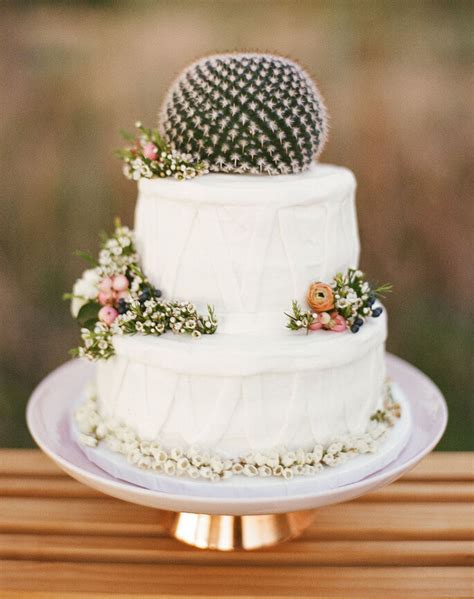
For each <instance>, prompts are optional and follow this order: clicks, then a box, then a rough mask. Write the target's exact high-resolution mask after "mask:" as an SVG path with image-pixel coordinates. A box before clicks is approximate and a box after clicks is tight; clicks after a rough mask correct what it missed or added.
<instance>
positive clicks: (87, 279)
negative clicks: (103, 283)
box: [71, 268, 100, 318]
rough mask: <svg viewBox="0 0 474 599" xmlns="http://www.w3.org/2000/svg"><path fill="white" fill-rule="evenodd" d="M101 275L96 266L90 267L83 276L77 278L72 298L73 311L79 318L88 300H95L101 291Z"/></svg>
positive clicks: (74, 315)
mask: <svg viewBox="0 0 474 599" xmlns="http://www.w3.org/2000/svg"><path fill="white" fill-rule="evenodd" d="M99 281H100V275H99V274H98V272H97V271H96V269H95V268H90V269H89V270H85V271H84V272H83V273H82V277H81V278H80V279H77V281H76V282H75V283H74V287H73V288H72V294H73V295H74V297H73V298H72V300H71V313H72V315H73V317H74V318H77V315H78V314H79V310H80V309H81V308H82V306H83V305H84V304H86V303H87V302H88V301H90V300H93V299H95V298H96V297H97V295H98V293H99Z"/></svg>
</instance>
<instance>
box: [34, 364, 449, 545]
mask: <svg viewBox="0 0 474 599" xmlns="http://www.w3.org/2000/svg"><path fill="white" fill-rule="evenodd" d="M387 366H388V374H389V376H390V378H391V379H393V380H394V381H395V382H396V385H397V387H398V388H399V389H400V391H401V395H402V396H403V398H404V400H403V401H404V403H406V404H408V406H409V412H410V428H411V434H410V437H409V439H408V441H407V442H406V439H405V441H404V447H403V449H402V450H401V452H400V453H399V454H398V456H397V457H396V458H395V459H393V460H392V461H391V462H390V463H388V464H386V465H385V466H384V467H382V468H381V469H379V470H378V471H377V472H373V473H372V474H370V475H368V476H366V477H365V478H363V479H362V480H358V481H357V482H352V483H350V484H345V485H342V486H337V487H335V488H330V487H329V488H328V487H326V488H325V486H324V485H321V484H320V483H319V484H315V485H314V488H312V486H311V485H308V483H309V482H310V481H308V480H306V481H305V484H304V486H301V485H296V486H294V487H293V485H292V483H293V482H294V481H290V482H289V483H287V484H286V485H285V486H284V487H282V493H281V494H275V493H274V492H272V493H271V494H269V495H265V494H262V493H261V492H257V493H249V492H248V491H246V492H245V493H243V494H242V495H241V496H239V494H238V493H235V491H234V492H233V493H232V494H223V493H222V492H216V493H213V490H212V489H213V483H209V482H207V481H205V486H206V489H207V494H206V495H202V493H201V494H199V493H198V494H196V493H194V492H192V489H191V490H189V491H186V488H183V489H182V490H181V491H180V492H179V493H178V492H177V493H170V492H164V491H159V490H151V489H147V488H144V487H141V486H137V485H134V484H132V483H130V482H125V481H123V480H120V479H118V478H115V477H114V476H112V475H111V474H108V473H107V472H105V471H104V470H102V469H101V468H99V467H98V466H97V465H96V464H94V463H93V462H92V461H90V460H89V459H88V458H87V456H86V455H85V453H84V452H83V451H82V449H81V448H80V447H79V446H78V444H77V443H76V441H75V439H74V437H73V432H72V430H71V426H70V414H71V408H72V406H73V405H74V403H75V402H76V401H77V398H78V393H79V392H80V390H81V389H83V387H84V384H85V382H86V381H88V380H90V378H91V376H92V375H93V372H94V366H93V365H91V364H89V363H85V362H82V361H72V362H68V363H66V364H64V365H63V366H61V367H60V368H58V369H57V370H55V371H54V372H52V373H51V374H50V375H49V376H48V377H46V378H45V379H44V380H43V381H42V383H41V384H40V385H39V386H38V387H37V389H36V390H35V392H34V393H33V395H32V397H31V399H30V402H29V404H28V409H27V422H28V427H29V429H30V432H31V434H32V436H33V438H34V439H35V441H36V443H37V444H38V445H39V447H40V448H41V449H42V450H43V451H44V452H45V453H46V454H47V455H48V456H49V457H50V458H51V459H52V460H54V462H56V464H57V465H58V466H59V467H60V468H62V469H63V470H64V471H65V472H67V473H68V474H69V475H71V476H72V477H74V478H75V479H77V480H79V481H80V482H82V483H84V484H86V485H88V486H90V487H92V488H94V489H97V490H98V491H101V492H103V493H106V494H108V495H111V496H113V497H117V498H118V499H123V500H125V501H129V502H132V503H138V504H140V505H145V506H148V507H153V508H159V509H161V510H167V511H168V512H169V513H166V514H164V515H163V513H161V512H160V513H159V516H157V517H160V518H161V519H162V521H163V524H164V525H166V526H167V528H168V529H169V531H170V533H171V534H172V535H173V536H175V537H176V538H178V539H179V540H181V541H184V542H186V543H189V544H191V545H194V546H196V547H201V548H212V549H221V550H232V549H236V548H245V549H256V548H259V547H262V546H266V545H271V544H275V543H277V542H280V541H282V540H285V539H288V538H291V537H294V536H296V535H298V534H299V533H301V532H302V530H304V529H305V528H306V527H307V526H309V524H310V523H311V522H312V520H313V519H314V515H315V513H314V510H315V509H316V508H318V507H321V506H324V505H329V504H333V503H339V502H342V501H348V500H350V499H354V498H355V497H358V496H360V495H363V494H365V493H368V492H370V491H374V490H375V489H377V488H379V487H381V486H384V485H386V484H389V483H390V482H392V481H394V480H396V479H397V478H398V477H400V476H401V475H402V474H404V473H405V472H407V471H408V470H410V469H411V468H413V466H415V464H417V463H418V462H419V461H420V460H421V459H422V458H423V457H424V456H425V455H426V454H427V453H429V452H430V451H431V450H432V449H433V448H434V447H435V445H436V444H437V443H438V441H439V440H440V438H441V436H442V434H443V432H444V430H445V428H446V424H447V417H448V415H447V407H446V403H445V401H444V398H443V396H442V394H441V392H440V391H439V389H438V388H437V387H436V385H435V384H434V383H433V382H432V381H431V380H430V379H429V378H428V377H427V376H426V375H424V374H423V373H422V372H420V371H419V370H418V369H416V368H415V367H413V366H411V365H410V364H408V363H407V362H405V361H404V360H401V359H400V358H397V357H395V356H393V355H390V354H389V355H387ZM402 433H403V431H401V433H400V434H402ZM361 457H364V456H361ZM358 459H359V458H354V460H353V461H356V460H358ZM341 467H343V466H338V467H336V468H334V471H336V470H337V468H341ZM317 476H318V475H315V477H314V479H315V480H316V479H317ZM231 480H232V479H231ZM218 484H219V483H218ZM272 484H273V483H272ZM233 485H235V483H233ZM195 488H197V487H195ZM200 488H201V489H202V483H200ZM218 488H219V487H216V491H217V489H218ZM223 495H224V496H223Z"/></svg>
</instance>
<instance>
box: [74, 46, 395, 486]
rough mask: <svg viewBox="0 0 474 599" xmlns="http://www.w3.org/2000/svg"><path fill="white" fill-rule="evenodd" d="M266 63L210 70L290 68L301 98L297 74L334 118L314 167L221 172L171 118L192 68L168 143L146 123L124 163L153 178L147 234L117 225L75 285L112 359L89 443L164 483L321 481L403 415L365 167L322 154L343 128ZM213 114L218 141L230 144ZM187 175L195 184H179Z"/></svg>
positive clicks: (97, 349) (100, 348) (309, 163)
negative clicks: (363, 212) (363, 258)
mask: <svg viewBox="0 0 474 599" xmlns="http://www.w3.org/2000/svg"><path fill="white" fill-rule="evenodd" d="M262 56H263V59H262V57H261V56H260V55H230V56H225V57H213V58H210V59H206V60H207V63H206V62H205V61H203V63H198V66H199V65H200V64H204V67H203V68H202V70H201V71H200V76H201V77H204V76H205V77H207V78H208V79H209V80H210V82H211V84H214V85H216V83H215V82H214V79H213V77H215V73H214V75H213V71H212V68H215V69H217V68H222V65H224V67H225V68H226V69H227V71H226V73H227V79H228V77H229V73H232V72H234V71H233V69H234V68H235V69H236V71H235V72H236V73H239V65H241V66H240V68H241V69H242V73H244V74H245V72H246V69H249V68H250V67H252V65H253V66H255V68H258V67H259V65H260V63H259V60H263V61H264V62H265V60H266V61H267V62H269V63H270V62H271V61H272V60H273V61H277V67H276V68H277V73H276V76H278V75H279V74H280V75H281V73H283V75H284V74H285V73H286V74H287V81H285V86H287V87H290V89H291V85H290V84H291V81H292V77H293V76H294V77H296V75H294V73H293V70H291V69H296V70H297V71H296V73H297V75H298V76H300V74H302V75H301V76H302V77H304V82H305V84H306V85H309V86H310V91H311V92H312V93H313V94H315V97H316V100H317V101H316V103H313V104H312V108H311V109H312V110H313V111H315V109H316V108H319V110H320V112H319V113H318V112H317V111H316V112H317V116H318V118H315V123H316V125H315V128H314V130H313V131H312V133H311V135H312V138H311V140H310V141H311V143H313V145H314V147H312V151H311V152H310V154H311V155H310V159H309V160H306V162H305V161H304V160H303V161H302V159H299V162H295V160H296V158H298V156H296V158H295V154H294V152H293V156H290V160H289V162H288V164H284V163H283V162H281V161H279V160H278V159H277V160H276V163H275V167H274V168H275V169H277V172H273V171H272V169H271V168H270V167H269V168H267V169H266V170H267V172H268V174H262V173H261V172H260V171H261V165H262V163H261V162H260V163H259V162H258V155H256V152H257V150H255V152H254V154H252V152H250V154H249V156H250V159H249V162H245V161H242V160H240V161H239V160H237V159H236V158H235V155H234V158H232V151H231V150H232V148H230V149H229V148H227V147H226V146H224V151H228V153H229V156H230V158H229V159H228V160H227V161H226V160H224V158H222V157H220V158H218V159H217V160H216V161H214V162H212V152H211V151H207V152H206V151H205V145H204V143H203V141H202V140H201V142H200V143H199V135H198V134H197V133H196V132H195V131H194V130H193V131H194V132H193V135H191V136H184V137H183V135H182V134H181V135H180V131H181V132H182V131H183V128H182V127H180V126H178V125H177V124H176V108H175V107H172V108H171V109H170V108H169V102H172V101H173V100H174V101H175V102H176V103H177V105H178V106H179V105H182V99H181V100H180V99H179V97H178V100H177V99H176V93H175V94H174V95H173V89H175V90H176V89H178V90H181V92H183V93H184V92H187V93H190V86H191V83H192V81H191V79H190V77H189V72H190V71H189V70H188V72H187V74H186V76H184V77H181V79H178V82H177V83H176V84H175V86H174V88H172V90H171V92H170V94H169V95H168V98H167V102H168V105H166V104H165V109H164V114H165V123H164V125H163V127H162V130H164V131H165V132H167V133H168V135H167V136H166V142H167V143H170V144H171V145H170V146H169V149H168V147H167V146H166V149H165V150H163V148H164V147H165V146H164V144H165V142H164V141H163V139H162V138H161V137H159V134H158V133H157V131H155V130H145V129H144V128H143V127H141V125H139V128H140V132H141V137H140V139H139V144H138V147H139V148H140V150H139V151H137V150H136V148H137V146H134V148H135V149H132V151H131V152H132V153H131V154H125V155H124V158H125V161H126V171H127V174H128V175H129V176H130V177H131V178H134V179H137V180H138V179H139V195H138V202H137V206H136V212H135V227H134V233H132V232H130V231H129V230H128V229H126V228H124V227H121V225H118V226H117V230H116V232H115V235H114V236H113V237H112V238H111V239H109V240H108V241H107V242H105V243H104V246H103V248H102V251H101V254H100V257H99V263H98V265H97V266H96V267H95V269H90V270H89V271H87V272H86V273H85V275H84V276H83V278H82V279H81V280H80V281H78V283H77V284H76V287H75V290H74V294H73V295H74V297H73V309H74V311H75V315H76V316H78V318H79V320H80V321H81V323H82V324H83V326H84V323H85V325H86V326H85V328H83V339H84V347H83V348H80V350H79V353H80V355H83V356H85V357H89V358H91V359H94V360H97V375H96V386H95V389H94V390H93V392H92V396H91V397H89V398H88V399H87V400H86V402H85V404H84V405H83V406H82V407H81V408H80V409H79V410H78V412H77V414H76V420H77V423H78V426H79V429H80V431H81V433H82V437H81V438H82V442H83V443H85V444H86V445H90V446H95V445H97V444H100V443H101V442H105V443H106V444H107V445H108V447H109V448H110V449H112V450H113V451H117V452H119V453H122V454H125V455H126V456H127V457H128V459H129V461H131V462H132V463H135V464H136V465H137V466H138V467H141V468H147V469H150V470H155V471H156V472H157V473H162V472H164V473H167V474H170V475H175V474H176V475H189V476H191V477H194V478H196V477H203V478H209V479H213V480H214V479H221V478H225V477H227V476H230V475H232V474H246V475H248V476H255V475H262V476H272V475H273V476H284V477H285V478H291V477H292V476H293V475H300V474H301V475H302V474H304V475H313V474H314V475H315V474H316V473H317V472H318V470H320V469H322V468H323V466H325V465H329V466H332V465H335V464H337V463H339V462H340V461H343V460H344V459H345V458H346V457H347V456H350V455H356V454H358V453H366V452H373V451H375V450H376V447H377V441H378V439H379V438H380V437H381V436H383V434H385V432H386V430H388V428H389V427H390V426H391V425H392V424H393V421H394V419H395V418H396V416H397V414H398V406H397V405H396V404H395V403H394V402H393V401H392V400H391V399H390V389H389V387H388V386H387V382H386V371H385V359H384V344H385V339H386V334H387V324H386V317H385V313H382V309H381V306H380V304H379V303H378V302H377V300H376V296H377V293H376V291H377V290H375V291H374V290H372V289H371V288H370V286H369V284H368V283H367V282H365V281H364V279H363V275H362V273H360V271H358V270H357V269H358V260H359V237H358V228H357V220H356V210H355V188H356V182H355V178H354V175H353V174H352V173H351V172H350V171H349V170H347V169H345V168H341V167H336V166H331V165H326V164H320V163H317V162H315V161H314V160H313V156H314V155H317V154H318V153H319V151H320V149H321V147H320V146H321V145H322V143H323V141H324V138H325V126H326V125H325V120H324V118H323V117H324V114H322V116H321V113H322V111H323V104H322V101H321V100H320V98H319V96H318V95H316V94H317V93H318V92H317V90H316V88H315V87H314V86H313V84H312V83H308V81H309V80H308V79H307V76H306V74H305V73H304V72H303V71H301V70H300V69H299V67H296V66H295V65H294V64H293V63H290V62H289V61H286V60H285V59H279V58H274V57H268V56H266V55H262ZM242 57H244V58H242ZM243 60H246V61H247V63H246V64H243V66H242V61H243ZM219 61H221V62H219ZM226 61H227V62H226ZM235 64H237V66H235ZM209 65H210V66H209ZM285 65H290V66H288V68H290V67H291V69H290V71H288V72H287V71H285V68H286V66H285ZM211 67H212V68H211ZM269 68H270V67H268V66H267V67H266V70H265V69H264V71H263V72H264V75H265V74H268V72H269ZM191 69H193V70H195V69H196V65H193V66H192V67H191ZM198 70H199V69H198ZM251 72H252V73H254V72H255V70H253V71H251ZM242 73H240V74H241V75H242ZM288 73H289V74H288ZM242 76H243V75H242ZM262 77H263V76H262ZM180 81H181V82H182V81H185V82H186V83H185V85H184V86H183V85H182V84H181V83H180ZM190 81H191V83H190ZM257 82H258V81H257ZM180 85H181V87H180ZM257 87H258V86H257ZM293 88H294V89H296V90H298V87H296V86H293ZM285 89H286V87H285ZM183 90H184V91H183ZM247 93H248V90H247ZM272 93H273V94H274V91H273V92H272ZM254 94H255V95H256V96H258V92H257V91H254ZM192 97H195V96H192ZM212 97H213V98H216V97H217V96H216V93H215V92H214V93H213V95H212ZM291 97H293V96H291ZM297 97H298V96H297ZM277 101H278V97H277ZM196 104H197V105H198V106H199V102H198V101H196ZM283 106H284V107H286V108H288V106H287V105H286V104H285V103H283ZM315 107H316V108H315ZM203 108H208V107H207V106H206V104H205V102H204V103H203ZM271 108H272V107H271ZM297 113H298V111H296V114H297ZM166 115H167V116H168V117H169V118H168V121H166ZM277 115H278V116H280V117H281V116H282V113H278V110H277ZM191 116H192V115H191ZM260 116H261V120H265V119H263V117H262V115H260ZM283 116H284V115H283ZM209 118H211V117H209ZM282 118H283V117H282ZM173 119H174V120H173ZM216 119H217V117H215V118H214V120H216ZM244 120H245V119H244ZM256 120H257V121H258V119H256ZM170 121H171V125H170V124H169V123H170ZM212 122H213V121H212V120H211V121H210V124H208V125H205V126H204V129H203V131H204V133H203V136H204V137H202V139H205V138H206V139H207V137H210V138H213V134H212ZM224 122H226V121H225V118H224ZM266 122H267V124H268V120H267V121H266ZM285 122H286V121H285ZM288 122H289V121H288ZM193 123H195V124H196V126H197V127H198V128H199V126H201V127H202V126H203V125H202V122H200V121H199V119H198V120H196V119H193ZM260 124H261V123H260ZM244 125H245V122H244ZM303 125H305V126H306V127H307V128H308V130H310V129H311V127H310V125H309V124H308V123H307V122H306V121H305V120H304V119H303ZM261 126H262V128H263V125H261ZM282 128H283V130H285V129H284V124H283V125H282ZM210 129H211V130H210ZM222 129H223V128H222V127H221V128H220V131H222ZM231 130H232V128H231ZM285 131H286V130H285ZM173 133H174V134H175V138H173ZM285 134H286V135H287V133H285ZM276 135H277V140H278V139H279V140H280V141H282V140H283V141H282V144H283V146H285V141H284V140H285V135H284V134H281V135H278V134H276ZM205 136H207V137H205ZM231 137H232V136H231ZM243 139H247V140H248V136H246V135H245V134H244V135H243ZM189 140H198V141H196V144H197V145H196V147H194V146H193V144H192V143H189ZM180 141H181V145H182V147H180ZM262 143H263V142H262ZM268 143H270V142H268ZM275 143H276V142H275ZM160 144H161V145H160ZM246 145H248V143H247V144H245V145H244V149H245V146H246ZM250 146H252V144H250ZM257 146H258V144H256V145H255V148H257ZM301 147H303V146H301ZM171 148H172V149H171ZM200 149H201V150H202V151H201V152H199V150H200ZM221 149H222V148H221ZM285 149H286V150H288V144H286V148H285ZM179 152H182V153H181V154H180V153H179ZM278 152H279V148H278V147H277V148H276V149H274V150H273V152H272V153H271V155H272V156H275V155H277V156H278ZM289 152H290V154H291V152H292V150H291V148H290V150H289ZM221 153H222V152H221ZM234 154H235V151H234ZM252 158H255V166H254V167H252V162H251V159H252ZM303 158H304V156H303ZM192 160H194V161H195V164H197V166H196V168H195V169H194V170H193V168H194V167H193V164H194V163H193V162H192ZM199 160H201V162H198V161H199ZM137 161H141V162H137ZM160 161H161V162H163V161H165V162H166V161H168V162H167V163H166V164H165V165H164V166H163V164H160ZM169 161H171V163H170V162H169ZM180 161H181V162H182V164H181V165H180ZM216 164H217V166H216ZM183 165H184V167H183V168H182V166H183ZM242 165H243V166H242ZM145 167H147V168H148V170H147V168H145ZM168 167H169V168H168ZM233 167H235V168H233ZM159 169H161V170H159ZM209 171H211V172H209ZM137 172H138V175H137V174H136V173H137ZM177 172H179V173H181V172H182V173H185V175H186V176H185V177H179V179H181V178H184V180H177V178H178V177H173V176H169V175H173V174H176V173H177ZM200 172H202V176H195V175H197V174H200ZM163 173H164V174H163ZM338 273H341V274H339V275H338ZM338 276H339V278H337V277H338ZM308 290H310V291H309V292H308ZM165 298H166V299H165ZM167 298H172V299H170V300H168V299H167ZM74 302H76V304H75V305H74ZM292 302H293V311H291V306H292ZM92 305H94V306H95V308H94V307H91V306H92ZM207 306H212V308H207ZM94 309H95V310H96V312H95V315H96V316H92V315H93V313H94ZM97 310H99V311H98V315H97ZM206 310H208V313H207V316H200V315H201V314H203V313H206ZM372 317H375V318H372ZM81 318H82V320H81ZM94 318H95V320H94ZM86 321H87V322H86ZM91 322H92V324H91ZM362 324H363V326H362ZM167 331H169V333H167V334H163V333H165V332H167ZM173 333H174V334H173ZM206 333H207V334H206Z"/></svg>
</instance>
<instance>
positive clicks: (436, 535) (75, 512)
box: [0, 450, 474, 599]
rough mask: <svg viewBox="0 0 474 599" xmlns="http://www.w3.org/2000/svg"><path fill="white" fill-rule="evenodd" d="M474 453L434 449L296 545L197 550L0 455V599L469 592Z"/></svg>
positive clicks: (116, 504) (36, 461)
mask: <svg viewBox="0 0 474 599" xmlns="http://www.w3.org/2000/svg"><path fill="white" fill-rule="evenodd" d="M473 499H474V460H473V454H468V453H461V454H432V455H430V456H429V457H428V458H426V459H425V460H424V461H423V462H422V464H420V465H419V466H417V467H416V468H415V469H414V470H413V471H412V472H410V473H409V474H408V475H406V476H405V477H403V479H401V480H400V481H397V482H395V483H393V484H392V485H390V486H388V487H386V488H384V489H380V490H378V491H376V492H375V493H371V494H369V495H367V496H364V497H361V498H358V499H356V500H355V501H353V502H351V503H346V504H340V505H334V506H327V507H325V508H321V509H319V510H318V511H317V513H316V518H315V521H314V523H313V525H312V526H311V527H310V528H309V529H308V530H307V531H306V532H305V533H304V534H303V536H301V537H300V538H299V539H297V540H295V541H292V542H289V543H286V544H282V545H279V546H277V547H271V548H268V549H265V550H261V551H255V552H244V551H237V552H233V553H217V552H212V551H200V550H195V549H193V548H190V547H187V546H186V545H182V544H180V543H178V542H177V541H175V540H173V539H170V538H168V537H167V535H166V534H165V533H164V529H163V527H162V525H161V523H160V518H161V515H162V514H161V513H160V511H159V510H153V509H150V508H145V507H141V506H137V505H133V504H128V503H125V502H122V501H119V500H116V499H113V498H110V497H108V496H105V495H102V494H100V493H98V492H96V491H94V490H92V489H89V488H88V487H85V486H83V485H81V484H80V483H78V482H76V481H74V480H72V479H70V478H69V477H67V476H66V475H65V474H63V473H62V472H61V471H60V470H58V468H57V467H56V466H55V465H54V464H53V463H52V462H50V461H49V460H48V459H47V458H46V457H45V456H43V455H42V454H40V453H39V452H38V451H36V450H26V451H25V450H20V451H17V450H0V533H1V534H0V597H1V599H4V598H5V599H8V598H10V597H11V598H12V599H27V598H28V599H63V598H64V599H78V598H81V599H82V598H83V597H86V598H87V599H105V597H107V598H108V597H110V596H111V594H113V596H114V597H118V598H119V599H125V598H127V597H137V595H139V596H140V597H143V598H146V597H150V598H151V597H161V598H162V599H166V598H171V597H173V598H174V599H176V597H186V598H188V599H189V598H192V597H194V598H197V597H200V598H202V597H216V598H219V597H221V598H224V597H225V598H226V599H228V598H230V597H235V598H237V597H239V599H242V598H246V599H250V598H256V597H295V598H296V597H321V598H324V597H346V598H349V599H351V598H356V597H359V598H362V597H363V598H371V597H384V598H385V597H386V598H391V597H410V598H412V597H413V598H420V597H433V598H437V597H472V596H474V581H473V571H474V570H473V568H472V566H473V563H474V557H473V556H474V540H473V539H474V537H473V523H474V507H473Z"/></svg>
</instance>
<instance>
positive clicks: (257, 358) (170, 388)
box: [97, 317, 386, 457]
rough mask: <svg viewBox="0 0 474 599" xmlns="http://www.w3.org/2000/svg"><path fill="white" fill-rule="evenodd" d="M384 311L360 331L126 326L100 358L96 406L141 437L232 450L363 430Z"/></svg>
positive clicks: (381, 367)
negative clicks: (141, 329)
mask: <svg viewBox="0 0 474 599" xmlns="http://www.w3.org/2000/svg"><path fill="white" fill-rule="evenodd" d="M385 335H386V321H385V318H383V317H382V318H379V319H372V320H371V321H370V322H368V323H367V324H366V325H364V327H362V329H361V331H360V332H359V333H358V334H357V335H353V334H352V333H350V332H345V333H332V332H329V331H316V332H314V333H312V334H310V335H308V336H305V335H304V334H303V335H299V334H294V335H293V336H291V335H288V336H282V337H278V336H274V337H269V338H266V337H262V338H258V339H257V338H255V337H249V336H232V335H221V336H220V335H219V334H218V333H217V334H216V335H214V336H211V337H206V338H201V339H199V340H190V339H185V338H183V337H175V336H163V337H159V338H156V337H143V336H138V335H137V336H135V337H128V336H123V337H119V338H117V339H116V340H115V349H116V352H117V355H116V356H115V357H114V358H112V359H110V360H108V361H105V362H100V363H99V364H98V377H97V392H98V406H99V410H100V413H101V414H102V416H103V417H104V418H107V419H110V418H117V419H118V420H119V421H120V422H123V423H124V424H125V425H127V426H129V427H130V428H132V429H133V430H135V431H136V432H137V434H138V435H139V436H140V437H141V438H143V439H156V438H159V439H160V440H161V441H162V443H164V444H165V445H166V446H168V447H175V446H183V445H185V446H188V445H194V444H198V445H199V446H200V447H202V448H204V449H205V450H206V451H214V452H218V453H221V454H223V455H227V456H229V457H233V456H235V455H241V454H242V452H244V453H248V452H254V451H261V450H264V449H268V448H269V447H276V446H278V445H281V444H284V445H285V446H287V447H288V448H289V449H294V448H297V447H301V446H310V445H312V444H313V445H314V444H315V443H326V442H327V441H329V440H330V439H333V438H335V437H337V436H338V435H348V434H350V435H353V434H361V433H363V432H364V431H365V429H366V426H367V421H368V419H369V417H370V415H371V414H372V413H373V412H375V411H376V410H377V409H378V408H379V407H380V402H381V401H382V395H383V384H384V380H385V359H384V341H385Z"/></svg>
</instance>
